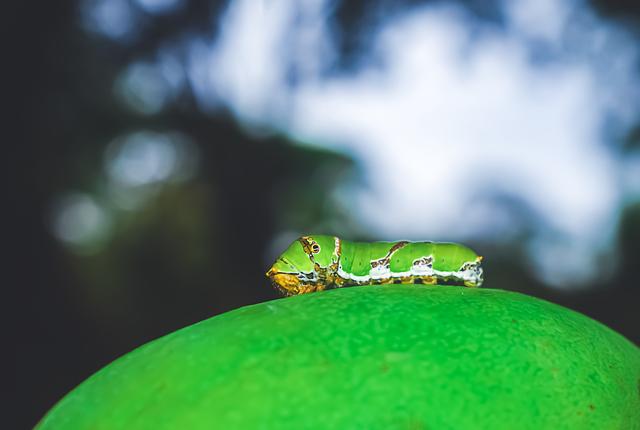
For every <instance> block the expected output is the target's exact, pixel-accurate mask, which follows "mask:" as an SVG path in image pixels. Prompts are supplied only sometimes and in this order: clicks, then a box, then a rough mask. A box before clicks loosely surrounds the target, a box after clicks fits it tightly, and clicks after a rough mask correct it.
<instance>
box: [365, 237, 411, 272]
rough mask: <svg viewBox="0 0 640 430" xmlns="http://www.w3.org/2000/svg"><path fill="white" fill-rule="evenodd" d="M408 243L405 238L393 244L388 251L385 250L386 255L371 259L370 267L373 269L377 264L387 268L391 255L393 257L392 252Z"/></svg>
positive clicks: (389, 264)
mask: <svg viewBox="0 0 640 430" xmlns="http://www.w3.org/2000/svg"><path fill="white" fill-rule="evenodd" d="M408 243H409V242H408V241H406V240H401V241H400V242H398V243H395V244H393V246H392V247H391V249H389V252H387V255H385V256H384V257H382V258H379V259H377V260H371V268H372V269H374V268H376V267H378V266H383V267H384V268H385V269H389V268H390V267H391V257H393V254H395V253H396V251H398V250H400V249H402V248H404V247H405V246H406V245H407V244H408Z"/></svg>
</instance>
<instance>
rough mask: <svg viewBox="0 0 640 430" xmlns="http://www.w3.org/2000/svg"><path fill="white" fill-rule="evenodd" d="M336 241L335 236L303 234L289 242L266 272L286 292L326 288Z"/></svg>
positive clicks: (272, 281) (295, 292) (275, 285)
mask: <svg viewBox="0 0 640 430" xmlns="http://www.w3.org/2000/svg"><path fill="white" fill-rule="evenodd" d="M335 243H336V240H335V238H334V237H333V236H324V235H314V236H302V237H300V238H299V239H297V240H295V241H294V242H293V243H292V244H291V245H289V247H288V248H287V249H286V250H285V251H284V252H283V253H282V254H281V255H280V257H278V259H277V260H276V262H275V263H273V265H272V266H271V268H270V269H269V270H268V271H267V273H266V275H267V277H268V278H269V279H270V280H271V283H272V284H273V285H274V287H276V288H277V289H278V290H280V291H281V292H282V293H283V294H285V295H294V294H301V293H308V292H312V291H316V290H321V289H324V287H325V283H326V270H327V268H328V267H329V266H330V265H331V263H332V261H333V258H332V255H333V253H334V250H335V249H336V248H335Z"/></svg>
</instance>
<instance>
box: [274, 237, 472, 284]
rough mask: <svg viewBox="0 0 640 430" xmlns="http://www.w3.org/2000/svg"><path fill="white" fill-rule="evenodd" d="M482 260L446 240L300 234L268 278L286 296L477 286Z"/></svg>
mask: <svg viewBox="0 0 640 430" xmlns="http://www.w3.org/2000/svg"><path fill="white" fill-rule="evenodd" d="M481 262H482V257H481V256H479V255H477V254H476V253H475V252H474V251H472V250H471V249H469V248H467V247H466V246H463V245H459V244H456V243H444V242H409V241H399V242H371V243H363V242H351V241H347V240H342V239H340V238H338V237H335V236H327V235H313V236H302V237H300V238H299V239H297V240H296V241H294V242H293V243H292V244H291V245H290V246H289V247H288V248H287V249H286V250H285V251H284V252H283V253H282V254H281V255H280V257H278V259H277V260H276V262H275V263H274V264H273V265H272V266H271V268H269V270H268V271H267V273H266V276H267V277H268V278H269V279H270V281H271V283H272V284H273V286H274V287H275V288H276V289H277V290H279V291H280V292H281V293H282V294H284V295H286V296H292V295H297V294H304V293H311V292H314V291H322V290H325V289H329V288H339V287H347V286H356V285H376V284H420V283H421V284H445V285H459V286H466V287H479V286H481V285H482V282H483V271H482V266H481Z"/></svg>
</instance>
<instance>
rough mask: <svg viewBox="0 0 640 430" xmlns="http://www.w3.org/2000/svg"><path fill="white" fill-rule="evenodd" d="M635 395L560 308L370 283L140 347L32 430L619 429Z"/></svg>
mask: <svg viewBox="0 0 640 430" xmlns="http://www.w3.org/2000/svg"><path fill="white" fill-rule="evenodd" d="M229 288H231V286H230V287H229ZM639 384H640V349H639V348H638V347H636V346H635V345H633V344H632V343H630V342H629V341H628V340H626V339H625V338H624V337H622V336H620V335H619V334H617V333H615V332H614V331H612V330H610V329H608V328H607V327H605V326H603V325H601V324H599V323H597V322H595V321H593V320H591V319H589V318H587V317H585V316H583V315H581V314H579V313H576V312H573V311H570V310H568V309H565V308H562V307H560V306H557V305H554V304H551V303H548V302H545V301H543V300H539V299H536V298H533V297H529V296H525V295H522V294H517V293H511V292H506V291H501V290H491V289H470V288H462V287H442V286H411V287H407V286H391V285H390V286H366V287H354V288H344V289H337V290H330V291H325V292H322V293H313V294H306V295H300V296H294V297H290V298H286V299H280V300H275V301H271V302H267V303H262V304H258V305H254V306H247V307H244V308H241V309H237V310H235V311H232V312H227V313H225V314H222V315H219V316H216V317H214V318H211V319H209V320H206V321H203V322H201V323H199V324H195V325H193V326H190V327H187V328H185V329H182V330H179V331H177V332H175V333H173V334H170V335H168V336H165V337H163V338H161V339H158V340H156V341H154V342H151V343H149V344H147V345H144V346H142V347H140V348H138V349H136V350H135V351H133V352H131V353H129V354H127V355H125V356H124V357H122V358H120V359H119V360H117V361H115V362H114V363H112V364H110V365H108V366H107V367H105V368H104V369H102V370H100V371H99V372H98V373H96V374H95V375H93V376H92V377H91V378H89V379H88V380H87V381H85V382H84V383H83V384H81V385H80V386H79V387H78V388H76V389H75V390H73V391H72V392H71V393H69V394H68V395H67V396H66V397H65V398H64V399H62V400H61V401H60V403H59V404H58V405H56V406H55V407H54V408H53V409H52V410H51V411H50V412H49V413H48V415H47V416H46V417H45V418H44V419H43V420H42V422H41V423H40V425H39V427H38V428H39V429H40V430H45V429H76V428H77V429H121V428H122V429H124V428H126V429H139V428H144V429H268V428H273V429H308V428H316V429H351V428H362V429H583V428H585V429H586V428H590V429H624V430H631V429H638V428H640V391H639V388H640V386H639Z"/></svg>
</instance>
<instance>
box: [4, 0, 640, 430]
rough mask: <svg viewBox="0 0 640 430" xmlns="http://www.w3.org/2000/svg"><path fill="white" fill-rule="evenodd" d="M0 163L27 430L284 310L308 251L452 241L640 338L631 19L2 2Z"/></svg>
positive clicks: (568, 0)
mask: <svg viewBox="0 0 640 430" xmlns="http://www.w3.org/2000/svg"><path fill="white" fill-rule="evenodd" d="M3 15H4V16H5V18H7V19H5V21H7V22H6V23H5V26H4V27H5V29H6V34H7V35H8V37H5V39H6V40H7V42H8V43H9V46H8V49H7V51H5V52H6V54H5V56H6V58H7V59H11V60H10V61H7V62H5V66H4V67H3V69H4V70H5V71H6V72H8V76H7V79H6V81H5V83H6V84H7V88H6V90H5V92H6V94H8V95H9V101H10V103H9V104H8V106H7V107H8V108H9V109H8V112H7V113H6V114H5V121H6V122H5V126H6V128H5V129H6V130H8V134H7V135H6V136H5V142H6V145H5V146H4V148H5V149H4V151H5V156H4V157H3V159H4V160H5V162H6V168H5V170H4V171H5V173H6V174H7V176H6V179H5V181H4V183H5V184H6V185H8V193H7V194H6V195H7V196H8V203H7V204H6V209H5V210H4V211H3V212H4V213H5V214H6V215H7V216H8V229H7V230H8V232H9V238H10V240H9V247H8V249H7V251H8V255H9V258H7V259H5V266H4V267H5V275H6V276H4V282H3V284H4V290H5V293H6V296H5V297H8V300H6V303H7V305H8V306H7V308H8V312H7V314H6V315H7V326H8V327H10V335H9V345H8V346H7V349H8V350H10V351H11V353H12V354H11V355H12V357H13V362H12V363H11V365H10V366H9V367H5V368H7V369H8V374H9V377H8V380H9V384H8V385H5V386H7V387H8V391H9V392H10V394H11V399H12V400H13V401H14V402H15V406H13V407H12V408H11V411H9V414H10V422H12V421H13V422H14V425H12V426H9V427H8V428H29V427H31V426H33V425H34V424H35V423H36V422H37V420H38V419H39V418H40V417H41V416H42V415H43V414H44V413H45V412H46V410H47V409H48V408H50V407H51V406H52V405H53V404H54V403H55V402H56V401H57V400H59V399H60V398H61V397H62V396H63V395H64V394H65V393H66V392H68V391H69V390H70V389H72V388H73V387H74V386H76V385H77V384H78V383H80V382H81V381H82V380H84V379H85V378H86V377H88V376H89V375H91V374H92V373H93V372H95V371H96V370H98V369H99V368H101V367H102V366H104V365H106V364H107V363H109V362H110V361H112V360H114V359H115V358H117V357H118V356H120V355H122V354H124V353H126V352H128V351H130V350H131V349H133V348H135V347H137V346H139V345H141V344H143V343H145V342H147V341H149V340H152V339H154V338H157V337H159V336H162V335H164V334H167V333H169V332H171V331H173V330H176V329H178V328H181V327H184V326H186V325H189V324H192V323H195V322H197V321H200V320H203V319H205V318H208V317H211V316H213V315H217V314H220V313H222V312H225V311H228V310H231V309H234V308H238V307H240V306H244V305H248V304H253V303H259V302H263V301H266V300H272V299H276V298H277V297H278V296H277V294H276V292H275V291H274V290H272V289H271V287H270V286H269V285H268V283H267V281H266V279H265V278H264V272H265V270H266V268H267V267H268V266H269V264H270V263H271V262H272V260H273V259H274V258H275V257H276V255H277V254H279V252H280V251H281V250H282V249H283V248H284V247H285V246H286V245H288V243H289V242H290V241H292V240H293V239H294V238H296V237H297V236H298V235H300V234H301V233H326V234H336V235H340V236H343V237H345V238H350V239H359V240H399V239H410V240H443V241H460V242H464V243H466V244H468V245H470V246H472V247H473V248H474V249H476V250H477V251H479V253H481V254H482V255H484V256H485V262H486V269H485V274H486V284H485V286H486V287H489V288H502V289H506V290H515V291H521V292H524V293H527V294H530V295H534V296H537V297H541V298H544V299H547V300H551V301H553V302H555V303H559V304H562V305H564V306H567V307H569V308H571V309H574V310H577V311H580V312H583V313H585V314H587V315H588V316H590V317H592V318H594V319H596V320H598V321H601V322H602V323H604V324H606V325H608V326H609V327H611V328H613V329H615V330H618V331H619V332H620V333H622V334H624V335H625V336H626V337H627V338H629V339H630V340H632V341H633V342H635V343H639V342H640V316H639V315H638V312H637V310H638V303H639V298H640V293H638V287H639V286H638V281H637V273H638V272H637V270H638V267H640V106H639V104H640V85H639V83H640V43H639V41H640V25H639V22H640V21H639V19H640V6H638V5H637V3H636V2H632V1H629V0H615V1H607V2H605V1H604V0H592V1H586V0H585V1H579V0H564V1H561V0H504V1H491V2H488V1H481V0H477V1H476V0H458V1H418V0H405V1H387V0H378V1H362V0H358V1H356V0H350V1H348V2H347V1H342V2H341V1H337V0H304V1H300V0H298V1H294V0H234V1H229V2H226V1H219V2H216V1H201V0H76V1H68V2H40V3H39V4H38V5H37V6H36V5H33V4H29V3H24V2H23V3H20V2H12V4H11V5H10V6H7V11H6V12H5V13H4V14H3Z"/></svg>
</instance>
